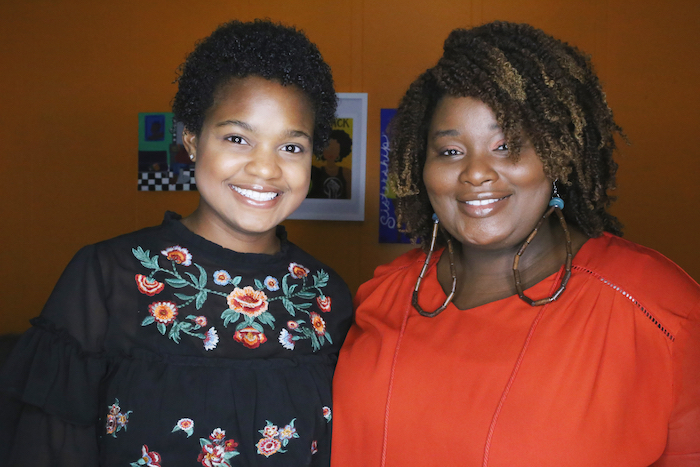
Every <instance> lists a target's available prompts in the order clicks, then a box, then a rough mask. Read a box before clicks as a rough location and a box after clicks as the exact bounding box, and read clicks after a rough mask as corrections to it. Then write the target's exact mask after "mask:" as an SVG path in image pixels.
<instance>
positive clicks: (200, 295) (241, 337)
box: [132, 245, 333, 352]
mask: <svg viewBox="0 0 700 467" xmlns="http://www.w3.org/2000/svg"><path fill="white" fill-rule="evenodd" d="M132 252H133V254H134V257H136V259H137V260H139V261H140V262H141V264H142V265H143V266H144V267H146V268H148V269H151V273H150V275H148V276H145V275H139V276H142V277H141V281H139V280H138V278H137V285H138V286H139V290H149V291H152V290H155V289H158V288H160V289H161V290H162V288H161V287H160V285H163V284H165V285H168V286H170V287H173V288H175V289H186V288H190V289H194V290H193V292H192V293H174V294H173V295H174V298H175V299H176V300H178V301H158V302H154V303H152V304H151V305H150V306H149V316H147V317H146V318H144V320H143V321H142V322H141V326H148V325H150V324H154V323H155V324H156V327H157V328H158V331H159V332H160V333H161V334H162V335H167V336H168V338H170V339H172V340H173V341H175V342H176V343H179V342H180V338H181V334H183V333H184V334H187V335H190V336H193V337H197V338H199V339H202V340H203V341H204V342H203V345H204V348H205V349H206V350H213V349H214V348H216V346H217V345H218V341H219V336H218V332H217V329H216V328H215V327H210V329H209V330H208V331H207V332H206V333H205V332H204V330H203V329H202V328H204V327H205V326H207V324H208V321H209V320H207V318H206V317H204V316H200V315H198V314H190V315H187V317H186V318H185V319H184V320H182V318H181V316H182V315H184V313H183V312H182V310H183V309H184V308H186V307H188V306H190V305H194V307H195V308H196V309H197V310H199V309H201V308H202V306H203V305H204V303H205V302H206V301H207V299H208V298H209V297H211V296H220V297H223V298H224V299H225V300H226V304H227V305H228V307H227V308H226V309H225V310H224V311H223V312H222V313H221V319H222V320H223V325H224V327H228V326H229V325H230V324H234V323H235V324H236V326H235V329H234V334H233V338H234V340H235V341H236V342H239V343H241V344H242V345H244V346H246V347H248V348H251V349H252V348H258V347H259V346H260V345H262V344H264V343H265V342H267V340H268V339H267V336H265V333H264V328H263V326H265V325H266V326H269V327H270V329H272V330H274V329H275V317H274V316H273V315H272V313H270V312H269V307H270V304H271V303H272V302H274V301H276V300H280V301H281V303H282V306H283V307H284V309H285V310H287V312H288V313H289V314H290V315H291V316H292V317H297V314H298V313H304V314H306V315H308V316H309V320H304V319H294V320H290V321H288V322H287V328H288V329H289V330H291V331H294V333H290V335H289V336H287V335H284V334H283V333H281V332H280V334H279V338H278V341H279V343H280V345H282V346H284V348H287V349H290V347H291V349H293V348H294V345H293V344H295V342H296V341H298V340H300V339H309V340H310V342H311V347H312V350H313V351H314V352H315V351H318V350H319V349H320V348H321V347H322V346H323V345H325V344H326V342H328V343H330V344H332V343H333V341H332V340H331V337H330V335H329V334H328V332H327V331H326V323H325V321H324V320H323V319H322V318H321V317H320V315H319V314H318V313H316V312H312V311H311V310H310V308H311V307H312V306H314V305H316V306H318V309H319V310H320V311H321V312H326V313H327V312H328V311H330V309H331V298H330V297H328V296H327V295H326V294H325V293H324V292H323V289H324V288H325V287H326V286H327V285H328V280H329V276H328V273H326V272H325V271H324V270H322V269H320V270H318V271H317V272H316V273H314V274H313V275H311V271H310V270H309V269H308V268H306V267H305V266H303V265H301V264H299V263H294V262H292V263H289V266H288V267H287V269H288V271H289V273H288V274H285V275H284V276H283V277H282V278H281V279H280V280H278V279H277V278H275V277H273V276H266V277H265V279H264V280H263V281H261V280H260V279H253V282H254V286H252V285H242V286H240V287H239V285H240V283H241V281H242V277H241V276H236V277H233V278H232V277H231V275H230V274H229V273H228V272H227V271H225V270H223V269H221V270H218V271H216V272H214V274H213V276H210V275H209V274H208V273H207V272H206V271H205V269H204V268H203V267H202V266H201V265H199V264H197V263H195V262H193V259H192V255H191V254H190V252H189V251H188V250H187V249H186V248H183V247H181V246H179V245H176V246H172V247H169V248H166V249H164V250H162V251H161V253H162V254H163V255H164V256H165V257H166V258H168V259H169V260H170V261H171V265H172V269H166V268H163V267H161V266H160V263H159V256H157V255H156V256H151V255H150V252H149V251H148V250H145V251H144V250H143V249H142V248H141V247H137V248H134V249H132ZM183 266H193V267H195V268H196V269H197V271H198V273H193V272H191V271H184V272H181V271H180V270H178V268H179V267H183ZM155 274H163V275H166V277H165V278H164V279H163V280H162V282H159V281H158V280H156V279H155V278H154V275H155ZM210 277H213V281H214V284H215V285H216V286H220V287H232V290H231V289H229V291H221V290H215V289H211V288H208V287H207V284H208V281H209V280H210ZM293 281H299V282H298V283H292V282H293ZM142 284H144V285H142ZM158 284H160V285H158ZM146 287H148V288H146ZM163 287H164V285H163ZM274 292H276V293H274ZM143 293H145V292H143ZM273 293H274V294H273ZM268 294H271V295H268ZM168 327H169V329H168ZM280 331H281V330H280ZM291 349H290V350H291Z"/></svg>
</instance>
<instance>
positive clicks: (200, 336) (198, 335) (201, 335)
mask: <svg viewBox="0 0 700 467" xmlns="http://www.w3.org/2000/svg"><path fill="white" fill-rule="evenodd" d="M188 334H189V335H190V336H194V337H199V338H200V339H202V340H204V338H205V337H206V336H205V335H204V334H202V333H201V332H193V333H188Z"/></svg>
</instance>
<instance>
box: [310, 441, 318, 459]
mask: <svg viewBox="0 0 700 467" xmlns="http://www.w3.org/2000/svg"><path fill="white" fill-rule="evenodd" d="M317 452H318V441H316V440H313V441H312V442H311V455H312V456H313V455H314V454H316V453H317Z"/></svg>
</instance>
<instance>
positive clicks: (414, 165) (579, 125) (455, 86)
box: [389, 22, 624, 245]
mask: <svg viewBox="0 0 700 467" xmlns="http://www.w3.org/2000/svg"><path fill="white" fill-rule="evenodd" d="M443 96H454V97H472V98H475V99H479V100H481V101H482V102H484V103H485V104H487V105H488V106H489V107H490V108H491V110H492V111H493V112H494V114H495V116H496V120H497V121H498V124H499V126H500V127H501V129H502V130H503V132H504V134H505V138H506V142H507V144H508V147H509V148H510V152H511V157H513V158H515V159H516V160H517V158H518V155H519V153H520V147H521V143H522V142H521V139H522V135H525V137H526V138H528V139H529V140H530V141H531V142H532V144H533V146H534V148H535V151H536V152H537V154H538V156H539V157H540V159H541V160H542V163H543V164H544V171H545V174H546V175H547V176H548V177H549V178H550V179H552V180H555V179H558V180H559V183H557V186H558V189H559V194H560V196H561V197H562V198H563V199H564V202H565V208H564V211H563V212H564V216H565V218H566V220H567V221H568V222H569V223H572V224H574V225H576V226H578V227H579V228H580V229H581V230H582V231H583V232H584V233H585V234H586V235H588V236H589V237H596V236H599V235H600V234H601V233H602V232H604V231H608V232H612V233H614V234H617V235H621V225H620V223H619V222H618V220H617V219H616V218H615V217H614V216H612V215H611V214H610V213H608V212H607V208H608V207H609V205H610V203H611V202H612V201H613V200H614V198H613V197H611V196H610V195H609V194H608V191H609V190H612V189H614V188H615V172H616V171H617V164H616V163H615V162H614V161H613V158H612V154H613V152H614V150H615V148H616V146H615V141H614V135H615V133H618V134H620V135H621V136H622V137H623V138H624V135H622V130H621V128H620V127H619V126H618V125H617V124H616V123H615V121H614V119H613V114H612V111H611V110H610V108H609V107H608V104H607V101H606V99H605V94H604V93H603V90H602V88H601V85H600V82H599V81H598V78H597V76H596V75H595V73H594V71H593V67H592V65H591V63H590V60H589V58H588V57H587V56H585V55H584V54H583V53H581V52H580V51H579V50H578V49H577V48H575V47H573V46H571V45H569V44H566V43H564V42H561V41H559V40H557V39H555V38H553V37H551V36H549V35H547V34H545V33H544V32H543V31H541V30H540V29H536V28H534V27H532V26H530V25H527V24H514V23H506V22H494V23H489V24H485V25H483V26H479V27H475V28H472V29H455V30H454V31H452V32H451V33H450V35H449V36H448V38H447V40H445V44H444V54H443V56H442V58H440V60H439V61H438V63H437V65H436V66H434V67H433V68H430V69H428V70H427V71H426V72H425V73H423V74H422V75H420V77H418V79H417V80H416V81H414V82H413V83H412V84H411V86H410V88H409V89H408V91H407V92H406V94H405V95H404V97H403V99H402V100H401V103H400V105H399V109H398V112H397V115H396V117H395V118H394V119H393V121H392V123H391V126H390V133H389V134H390V138H391V148H390V155H389V157H390V180H391V183H392V188H393V190H394V192H395V193H396V196H397V199H396V204H397V206H396V211H397V217H398V221H399V223H400V224H402V225H403V226H404V227H403V228H404V229H405V231H406V233H407V234H408V235H409V236H411V237H412V238H414V239H421V240H424V242H423V243H424V245H425V244H426V243H429V242H426V241H425V240H428V239H429V238H430V235H431V232H432V224H433V223H432V220H431V215H432V213H433V209H432V207H431V205H430V201H429V199H428V195H427V194H426V189H425V185H424V184H423V166H424V165H425V160H426V148H427V137H428V129H429V127H430V123H431V119H432V116H433V112H434V110H435V108H436V105H437V103H438V101H439V100H440V99H441V98H442V97H443ZM440 243H443V242H442V241H441V242H440Z"/></svg>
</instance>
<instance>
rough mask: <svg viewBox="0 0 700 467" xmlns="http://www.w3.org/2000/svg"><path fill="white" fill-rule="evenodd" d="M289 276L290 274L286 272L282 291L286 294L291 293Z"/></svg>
mask: <svg viewBox="0 0 700 467" xmlns="http://www.w3.org/2000/svg"><path fill="white" fill-rule="evenodd" d="M288 277H289V274H285V275H284V277H283V278H282V293H284V294H285V295H289V286H288V285H287V278H288Z"/></svg>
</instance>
